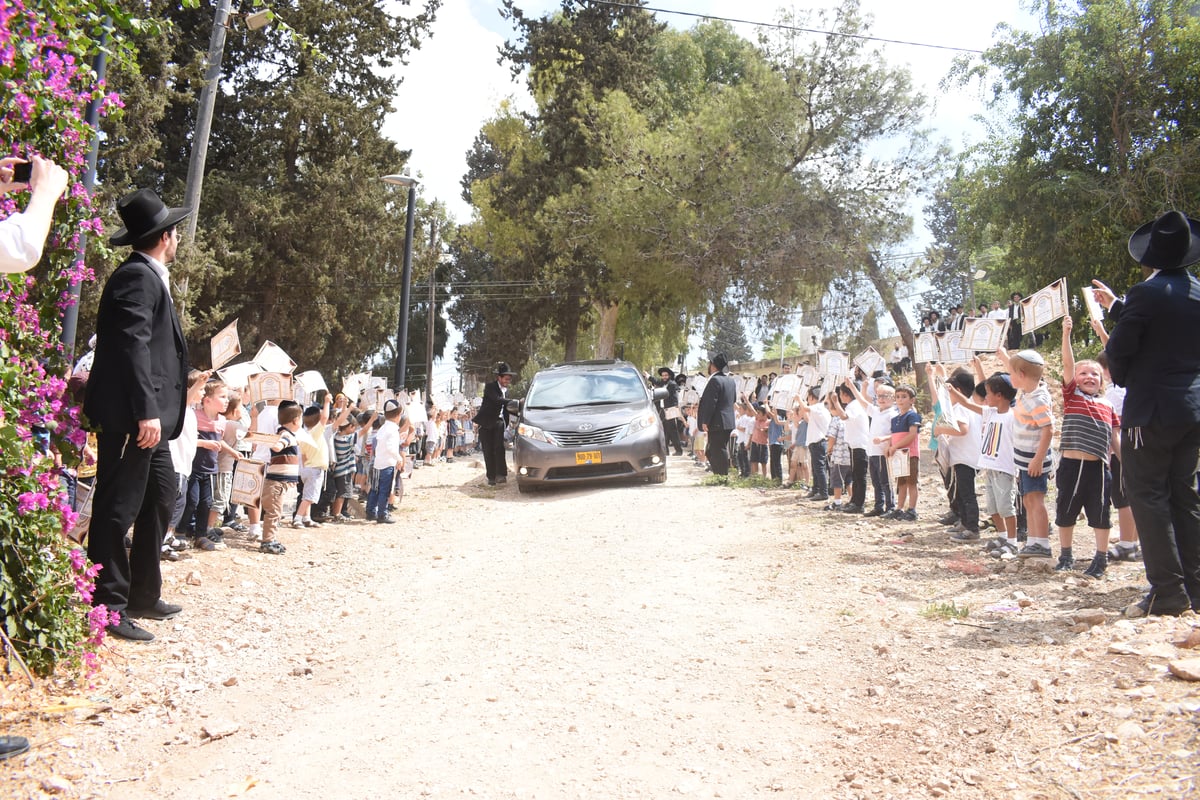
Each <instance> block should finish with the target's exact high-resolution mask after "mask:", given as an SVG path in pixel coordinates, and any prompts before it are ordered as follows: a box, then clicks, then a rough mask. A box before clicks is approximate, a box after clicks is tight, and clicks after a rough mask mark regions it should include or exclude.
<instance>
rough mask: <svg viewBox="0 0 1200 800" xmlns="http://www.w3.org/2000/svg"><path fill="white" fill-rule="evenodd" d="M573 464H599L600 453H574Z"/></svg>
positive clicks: (589, 451) (595, 451)
mask: <svg viewBox="0 0 1200 800" xmlns="http://www.w3.org/2000/svg"><path fill="white" fill-rule="evenodd" d="M575 463H576V464H599V463H600V451H599V450H588V451H587V452H586V453H576V454H575Z"/></svg>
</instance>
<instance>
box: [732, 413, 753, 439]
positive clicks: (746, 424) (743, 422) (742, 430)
mask: <svg viewBox="0 0 1200 800" xmlns="http://www.w3.org/2000/svg"><path fill="white" fill-rule="evenodd" d="M734 426H735V428H734V435H735V436H736V437H737V443H738V444H739V445H747V444H750V435H751V434H752V433H753V432H754V417H752V416H750V415H749V414H742V415H741V416H739V417H738V418H737V421H736V422H734Z"/></svg>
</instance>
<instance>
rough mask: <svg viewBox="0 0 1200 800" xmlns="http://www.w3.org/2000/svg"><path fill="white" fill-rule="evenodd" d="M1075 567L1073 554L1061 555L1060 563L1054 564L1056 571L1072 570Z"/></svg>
mask: <svg viewBox="0 0 1200 800" xmlns="http://www.w3.org/2000/svg"><path fill="white" fill-rule="evenodd" d="M1074 569H1075V559H1074V558H1072V557H1071V556H1059V557H1058V563H1057V564H1055V565H1054V571H1055V572H1070V571H1072V570H1074Z"/></svg>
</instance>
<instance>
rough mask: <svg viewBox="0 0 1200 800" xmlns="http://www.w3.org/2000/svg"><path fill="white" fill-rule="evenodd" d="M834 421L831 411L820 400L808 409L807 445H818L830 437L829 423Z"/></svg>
mask: <svg viewBox="0 0 1200 800" xmlns="http://www.w3.org/2000/svg"><path fill="white" fill-rule="evenodd" d="M831 419H833V417H832V416H830V414H829V409H828V408H826V407H825V404H824V403H822V402H821V401H820V400H818V401H817V402H816V403H814V404H813V405H811V406H809V407H808V439H807V440H806V441H805V442H804V443H805V444H816V443H817V442H823V441H825V437H827V436H828V435H829V421H830V420H831Z"/></svg>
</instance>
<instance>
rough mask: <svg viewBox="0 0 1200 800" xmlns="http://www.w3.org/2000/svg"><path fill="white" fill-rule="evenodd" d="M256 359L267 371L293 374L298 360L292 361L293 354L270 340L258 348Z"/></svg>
mask: <svg viewBox="0 0 1200 800" xmlns="http://www.w3.org/2000/svg"><path fill="white" fill-rule="evenodd" d="M254 360H255V362H257V364H258V365H259V366H260V367H262V368H263V369H264V370H266V371H267V372H280V373H283V374H284V375H291V374H292V373H293V372H295V371H296V362H295V361H292V358H291V356H289V355H288V354H287V353H285V352H283V348H282V347H280V346H279V345H277V344H275V343H274V342H270V341H268V342H266V343H265V344H263V346H262V347H260V348H258V352H257V353H255V354H254Z"/></svg>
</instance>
